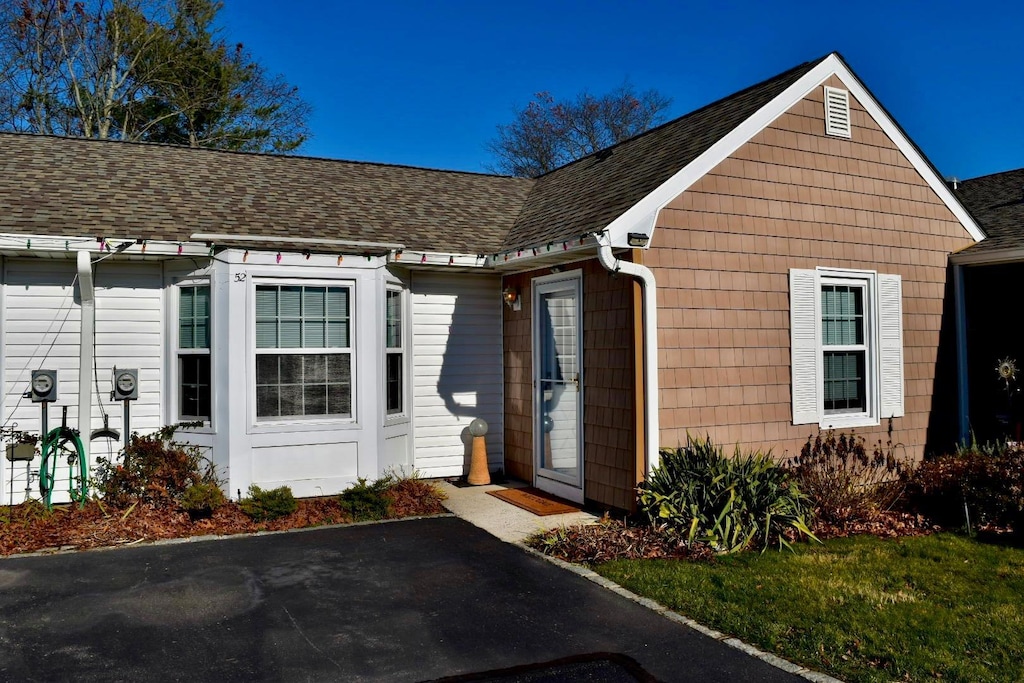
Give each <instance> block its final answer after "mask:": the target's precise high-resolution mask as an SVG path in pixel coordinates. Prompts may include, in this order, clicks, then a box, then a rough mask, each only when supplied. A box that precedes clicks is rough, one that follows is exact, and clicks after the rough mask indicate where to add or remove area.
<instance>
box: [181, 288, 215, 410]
mask: <svg viewBox="0 0 1024 683" xmlns="http://www.w3.org/2000/svg"><path fill="white" fill-rule="evenodd" d="M178 417H179V418H180V419H182V420H209V419H210V286H209V285H191V284H190V285H182V286H180V287H178Z"/></svg>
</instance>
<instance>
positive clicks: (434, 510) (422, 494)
mask: <svg viewBox="0 0 1024 683" xmlns="http://www.w3.org/2000/svg"><path fill="white" fill-rule="evenodd" d="M393 479H394V481H393V482H392V483H391V485H390V486H388V490H387V491H385V492H384V496H385V497H386V498H387V500H388V503H389V508H388V515H389V516H394V517H409V516H414V515H436V514H440V513H442V512H444V511H445V510H444V505H442V504H441V503H442V501H444V500H445V499H446V498H447V497H448V496H446V495H445V494H444V491H442V490H441V489H440V488H438V487H437V485H436V484H434V483H433V482H430V481H425V480H423V479H421V478H420V477H419V475H418V474H417V473H416V472H413V473H412V474H411V475H407V474H405V473H396V474H395V476H394V477H393Z"/></svg>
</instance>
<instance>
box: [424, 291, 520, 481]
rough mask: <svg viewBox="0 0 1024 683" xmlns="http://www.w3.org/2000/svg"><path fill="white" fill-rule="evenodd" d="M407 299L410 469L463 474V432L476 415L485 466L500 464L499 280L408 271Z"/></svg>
mask: <svg viewBox="0 0 1024 683" xmlns="http://www.w3.org/2000/svg"><path fill="white" fill-rule="evenodd" d="M411 297H412V306H411V309H412V325H413V347H412V353H413V377H412V381H413V415H414V418H413V419H414V425H413V429H414V449H415V454H416V461H415V465H416V469H417V470H419V471H420V472H421V473H422V474H423V475H424V476H428V477H450V476H458V475H462V474H464V473H465V471H466V470H465V466H466V462H467V461H466V443H465V442H464V441H463V439H464V438H465V437H464V433H463V432H464V430H465V429H466V428H467V427H468V426H469V423H470V422H472V420H473V419H474V418H476V417H482V418H483V419H485V420H486V421H487V423H488V425H489V430H488V432H487V455H488V460H489V462H490V464H491V467H492V468H496V467H499V466H501V464H502V462H503V459H504V444H503V434H504V428H503V395H504V389H503V385H502V382H503V374H502V306H503V304H502V299H501V278H500V277H499V276H493V275H480V276H476V275H456V276H453V275H443V274H435V273H415V274H414V277H413V281H412V289H411Z"/></svg>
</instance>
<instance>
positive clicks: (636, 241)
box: [626, 232, 651, 247]
mask: <svg viewBox="0 0 1024 683" xmlns="http://www.w3.org/2000/svg"><path fill="white" fill-rule="evenodd" d="M650 239H651V236H650V235H647V234H645V233H642V232H631V233H629V235H627V236H626V241H627V242H628V243H629V246H631V247H646V246H647V241H648V240H650Z"/></svg>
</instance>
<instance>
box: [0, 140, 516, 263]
mask: <svg viewBox="0 0 1024 683" xmlns="http://www.w3.org/2000/svg"><path fill="white" fill-rule="evenodd" d="M532 185H533V181H532V180H525V179H520V178H508V177H501V176H492V175H484V174H475V173H461V172H456V171H437V170H431V169H422V168H412V167H407V166H389V165H385V164H372V163H360V162H350V161H334V160H329V159H314V158H308V157H291V156H273V155H265V154H241V153H233V152H221V151H213V150H199V149H190V148H187V147H172V146H166V145H151V144H137V143H125V142H117V141H98V140H85V139H73V138H57V137H47V136H39V135H25V134H16V133H11V134H0V232H5V233H20V234H61V235H81V234H87V235H96V236H99V235H104V236H106V237H131V238H140V239H151V240H158V239H159V240H169V241H185V240H188V239H189V236H190V235H191V234H193V233H231V234H237V235H260V236H265V237H281V238H282V239H283V240H285V241H287V240H288V239H289V238H292V237H302V238H313V239H330V240H356V241H367V242H394V243H400V244H404V245H405V246H406V247H408V248H410V249H422V250H430V251H443V252H453V253H474V254H476V253H486V252H487V251H489V250H492V249H496V248H497V247H498V246H499V245H500V244H501V242H502V240H503V239H504V237H505V235H506V234H507V233H508V231H509V229H510V228H511V226H512V223H513V221H514V220H515V217H516V215H518V213H519V210H520V208H521V207H522V204H523V202H524V201H525V199H526V195H527V192H528V191H529V189H530V187H531V186H532Z"/></svg>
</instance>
